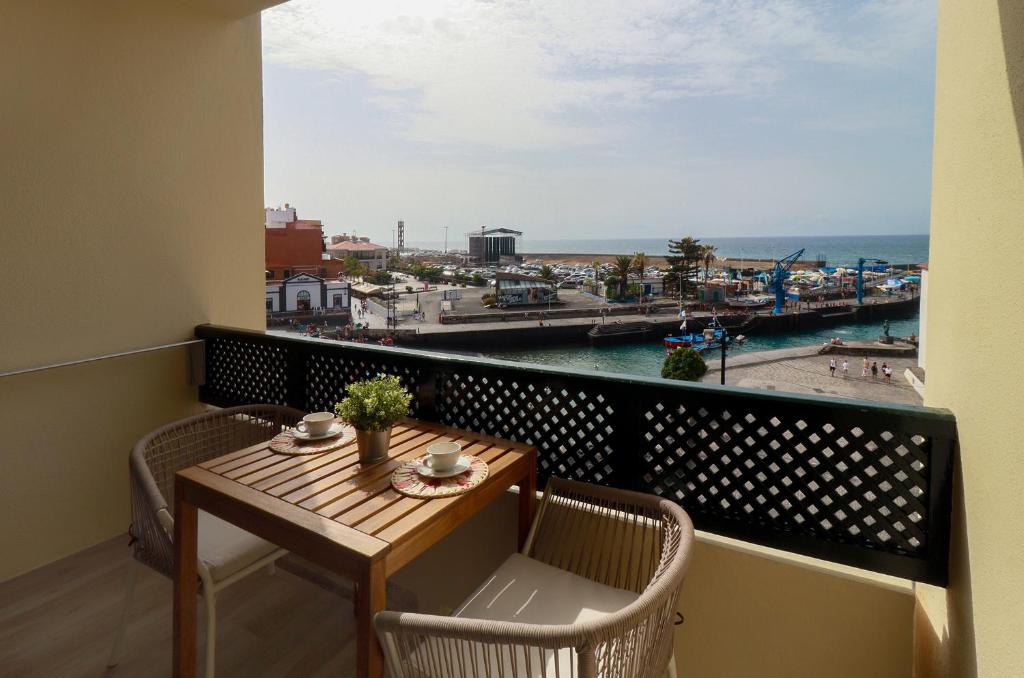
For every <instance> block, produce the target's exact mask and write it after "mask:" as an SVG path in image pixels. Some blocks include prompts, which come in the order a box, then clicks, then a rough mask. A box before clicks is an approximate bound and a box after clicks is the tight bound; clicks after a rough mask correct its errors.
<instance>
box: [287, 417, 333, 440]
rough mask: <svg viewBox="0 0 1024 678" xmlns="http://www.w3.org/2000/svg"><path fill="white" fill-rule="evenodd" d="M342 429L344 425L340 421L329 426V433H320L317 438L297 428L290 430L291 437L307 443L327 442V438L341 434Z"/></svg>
mask: <svg viewBox="0 0 1024 678" xmlns="http://www.w3.org/2000/svg"><path fill="white" fill-rule="evenodd" d="M344 428H345V424H343V423H341V422H340V421H337V422H334V423H333V424H331V428H330V430H329V431H327V433H322V434H320V435H318V436H315V435H312V434H310V433H304V432H302V431H300V430H299V429H297V428H293V429H292V435H293V436H295V438H296V439H298V440H305V441H307V442H310V441H314V440H327V439H328V438H333V437H334V436H336V435H338V434H339V433H341V432H342V430H344Z"/></svg>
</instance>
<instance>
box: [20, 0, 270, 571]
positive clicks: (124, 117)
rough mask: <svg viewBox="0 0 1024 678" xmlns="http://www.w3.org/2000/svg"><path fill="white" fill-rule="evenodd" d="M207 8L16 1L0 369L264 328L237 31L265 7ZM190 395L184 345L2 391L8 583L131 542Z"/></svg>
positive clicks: (242, 3) (257, 187)
mask: <svg viewBox="0 0 1024 678" xmlns="http://www.w3.org/2000/svg"><path fill="white" fill-rule="evenodd" d="M207 4H208V5H209V8H207V7H206V6H205V5H204V4H203V3H199V2H195V3H192V2H186V1H179V2H175V1H168V0H35V1H33V2H8V3H4V5H3V10H2V20H0V45H3V58H0V88H2V91H3V96H2V97H0V154H2V156H0V157H2V162H0V206H2V210H0V271H2V273H3V277H4V290H3V293H2V294H0V372H5V371H8V370H15V369H20V368H26V367H31V366H36V365H43V364H48V363H53V362H58V361H65V360H70V359H75V358H84V357H93V356H97V355H104V354H108V353H112V352H117V351H123V350H126V349H132V348H142V347H148V346H153V345H159V344H164V343H170V342H174V341H178V340H182V339H186V338H189V337H191V336H192V333H193V327H194V326H195V325H196V324H198V323H203V322H208V321H209V322H216V323H221V324H225V325H235V326H239V327H248V328H260V327H262V324H263V317H264V314H263V299H262V295H261V294H260V292H261V291H262V289H263V286H264V274H263V257H264V254H263V247H264V238H263V148H262V101H261V86H262V85H261V78H262V73H261V56H260V19H259V15H258V14H253V15H251V16H248V17H246V18H241V19H239V18H231V17H232V15H234V16H237V14H238V12H240V11H242V10H243V9H244V8H245V7H246V6H251V7H252V9H253V10H256V9H258V8H259V6H261V5H264V4H268V3H266V2H262V3H261V2H256V1H254V0H221V2H215V3H207ZM225 8H229V9H230V11H229V12H227V13H225ZM186 379H187V373H186V363H185V351H184V350H183V349H173V350H169V351H165V352H160V353H152V354H147V355H144V356H138V357H134V358H120V359H113V360H108V361H103V362H100V363H95V364H90V365H85V366H80V367H67V368H61V369H56V370H53V371H48V372H40V373H35V374H29V375H23V376H17V377H6V378H5V377H0V464H2V466H0V468H2V472H0V539H2V540H3V544H4V548H2V549H0V552H2V555H0V580H4V579H6V578H9V577H11V576H13V575H15V574H17V573H19V572H23V571H25V570H28V569H31V568H33V567H35V566H38V565H41V564H43V563H46V562H48V561H51V560H54V559H56V558H60V557H62V556H65V555H67V554H69V553H72V552H74V551H76V550H78V549H81V548H83V547H85V546H88V545H90V544H93V543H95V542H97V541H100V540H102V539H106V538H109V537H111V536H113V535H115V534H117V533H119V532H123V531H124V530H125V528H126V527H127V525H128V515H129V510H128V508H129V507H128V483H127V456H128V451H129V450H130V448H131V445H132V443H133V442H134V441H135V440H136V439H138V438H139V437H140V436H141V435H142V434H143V433H145V432H146V431H148V430H150V429H152V428H154V427H156V426H158V425H160V424H163V423H165V422H168V421H170V420H173V419H176V418H179V417H181V416H184V415H186V414H188V413H191V412H194V411H196V410H197V409H198V408H199V407H200V406H199V404H198V403H197V402H196V395H195V390H194V389H193V388H190V387H188V386H187V383H186Z"/></svg>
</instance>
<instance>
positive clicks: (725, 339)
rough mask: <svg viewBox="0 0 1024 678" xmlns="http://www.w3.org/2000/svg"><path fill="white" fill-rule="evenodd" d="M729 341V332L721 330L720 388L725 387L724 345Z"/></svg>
mask: <svg viewBox="0 0 1024 678" xmlns="http://www.w3.org/2000/svg"><path fill="white" fill-rule="evenodd" d="M728 339H729V331H728V330H726V329H725V328H724V327H723V328H722V380H721V383H722V386H725V344H726V341H727V340H728Z"/></svg>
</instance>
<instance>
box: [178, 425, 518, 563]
mask: <svg viewBox="0 0 1024 678" xmlns="http://www.w3.org/2000/svg"><path fill="white" fill-rule="evenodd" d="M443 441H455V442H459V443H461V444H462V449H463V453H464V454H470V455H474V456H477V457H479V458H481V459H483V460H484V461H485V462H487V464H488V466H489V468H490V473H489V475H488V477H487V478H486V479H485V480H484V481H483V482H482V483H481V484H480V485H479V486H477V487H475V488H473V489H472V490H470V491H468V492H466V493H463V494H460V495H456V496H453V497H445V498H438V499H417V498H413V497H407V496H404V495H402V494H400V493H398V492H396V491H395V490H394V489H393V488H392V487H391V474H392V473H393V472H394V470H395V469H397V468H398V467H399V466H401V465H402V464H403V463H404V462H406V461H409V460H412V459H416V458H418V457H422V456H423V455H425V454H426V448H427V446H428V445H430V444H431V443H434V442H443ZM268 445H269V441H268V442H267V443H261V444H258V445H254V446H252V447H248V448H245V449H242V450H238V451H236V452H231V453H229V454H226V455H224V456H222V457H218V458H217V459H213V460H210V461H208V462H204V463H202V464H199V465H198V466H194V467H192V468H190V469H187V470H185V471H182V472H181V473H180V474H179V476H181V478H182V480H185V481H187V482H189V483H192V484H195V485H198V486H203V487H204V488H206V489H209V490H213V491H214V492H218V493H220V494H221V495H224V496H226V497H230V498H231V499H232V500H233V501H235V502H240V503H244V504H249V505H252V506H253V507H258V509H259V510H260V511H263V512H265V513H273V514H276V515H277V516H278V517H281V518H283V519H285V520H286V521H288V522H292V523H296V524H298V525H299V526H300V527H303V528H305V529H307V530H312V531H316V532H318V533H320V534H321V535H322V536H326V537H328V538H329V539H331V540H333V541H335V542H338V543H339V544H341V545H345V546H350V547H351V549H352V550H353V551H354V552H356V553H357V554H362V555H364V556H366V557H367V558H371V559H373V558H380V557H384V556H387V558H388V564H387V568H386V569H387V571H388V573H389V574H390V573H391V572H393V571H395V570H397V569H399V568H400V567H401V566H402V565H404V564H405V563H406V562H408V561H409V560H411V559H412V558H414V557H415V556H416V555H418V554H419V553H421V552H422V551H423V550H425V549H426V548H427V547H429V545H430V544H432V543H434V542H436V541H437V540H438V539H440V538H441V537H443V536H444V535H445V534H447V533H448V532H450V531H451V529H453V528H454V527H455V525H457V524H459V523H460V522H462V521H463V520H465V518H467V517H468V516H470V515H472V514H473V513H475V511H476V510H478V509H479V508H481V507H482V506H483V505H485V504H486V503H488V502H490V501H492V500H493V499H495V498H496V497H497V496H498V495H500V494H501V493H502V492H504V491H505V490H506V489H508V488H509V487H510V486H511V485H512V484H516V483H517V482H519V481H520V479H521V478H522V477H523V475H524V472H531V473H532V472H533V469H534V468H535V466H534V465H535V463H536V461H535V455H536V449H535V448H534V447H531V446H529V445H525V444H523V443H515V442H511V441H508V440H502V439H500V438H494V437H491V436H486V435H482V434H478V433H471V432H469V431H463V430H461V429H456V428H451V427H447V426H442V425H440V424H434V423H431V422H424V421H419V420H413V419H405V420H403V421H401V422H399V423H398V424H396V425H395V427H394V429H393V430H392V435H391V446H390V450H389V452H388V459H387V460H386V461H382V462H379V463H375V464H370V465H366V466H362V465H360V464H359V459H358V454H357V450H356V442H355V441H354V440H353V441H352V442H350V443H348V444H346V445H344V446H343V447H340V448H339V449H337V450H333V451H330V452H325V453H323V454H320V455H311V456H298V457H297V456H289V455H283V454H278V453H275V452H273V451H271V450H270V448H269V446H268ZM295 509H300V511H296V510H295ZM334 524H336V525H338V526H343V529H332V527H333V525H334ZM344 528H349V529H344ZM353 530H354V531H355V533H353V532H352V531H353ZM356 533H358V535H357V534H356ZM359 537H362V538H359Z"/></svg>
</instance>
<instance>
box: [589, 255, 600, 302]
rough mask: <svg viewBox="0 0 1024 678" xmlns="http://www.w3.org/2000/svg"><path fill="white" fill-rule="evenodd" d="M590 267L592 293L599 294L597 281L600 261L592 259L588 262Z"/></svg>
mask: <svg viewBox="0 0 1024 678" xmlns="http://www.w3.org/2000/svg"><path fill="white" fill-rule="evenodd" d="M590 267H591V268H593V269H594V294H599V292H598V290H599V289H600V287H599V285H598V283H600V282H601V262H600V261H598V260H597V259H594V260H593V261H592V262H590Z"/></svg>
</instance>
